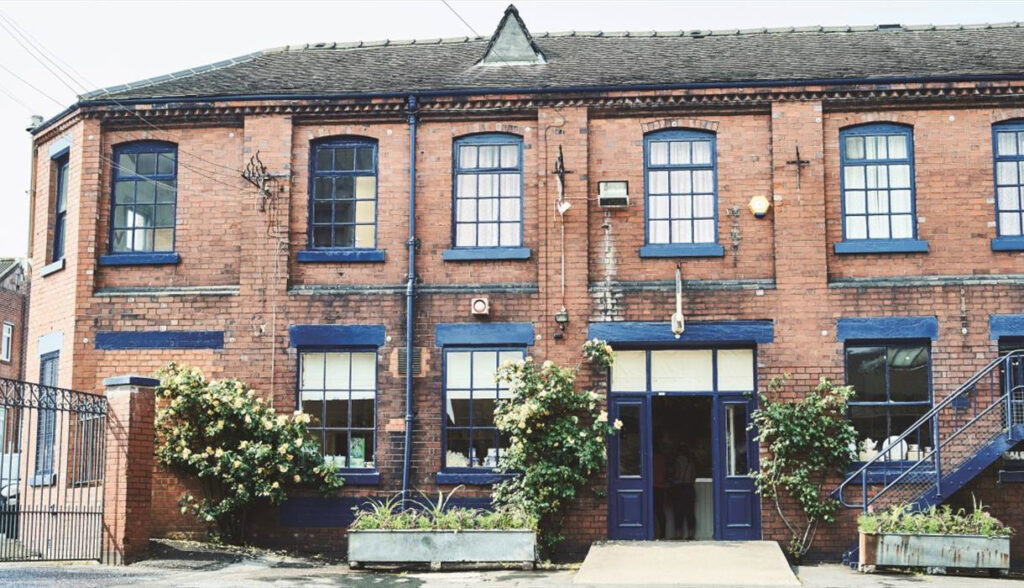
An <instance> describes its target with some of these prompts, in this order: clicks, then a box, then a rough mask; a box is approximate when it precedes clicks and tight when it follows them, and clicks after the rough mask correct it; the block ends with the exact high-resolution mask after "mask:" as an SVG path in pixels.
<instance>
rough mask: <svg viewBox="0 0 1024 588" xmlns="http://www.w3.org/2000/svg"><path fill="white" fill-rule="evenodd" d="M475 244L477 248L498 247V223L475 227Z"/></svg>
mask: <svg viewBox="0 0 1024 588" xmlns="http://www.w3.org/2000/svg"><path fill="white" fill-rule="evenodd" d="M476 244H477V246H478V247H496V246H497V245H498V223H480V224H479V225H478V226H477V233H476Z"/></svg>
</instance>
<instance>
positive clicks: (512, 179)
mask: <svg viewBox="0 0 1024 588" xmlns="http://www.w3.org/2000/svg"><path fill="white" fill-rule="evenodd" d="M453 167H454V171H453V173H454V175H455V215H454V216H455V220H454V227H455V235H454V243H455V247H521V246H522V243H523V140H522V138H521V137H518V136H516V135H507V134H499V133H495V134H488V135H473V136H470V137H463V138H461V139H458V140H456V141H455V154H454V165H453Z"/></svg>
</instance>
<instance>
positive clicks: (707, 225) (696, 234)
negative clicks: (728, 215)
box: [693, 220, 715, 243]
mask: <svg viewBox="0 0 1024 588" xmlns="http://www.w3.org/2000/svg"><path fill="white" fill-rule="evenodd" d="M693 242H694V243H714V242H715V221H713V220H697V221H694V223H693Z"/></svg>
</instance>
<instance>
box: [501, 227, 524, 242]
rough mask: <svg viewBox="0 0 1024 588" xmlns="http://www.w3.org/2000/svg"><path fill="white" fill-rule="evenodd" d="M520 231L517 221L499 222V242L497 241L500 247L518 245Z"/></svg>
mask: <svg viewBox="0 0 1024 588" xmlns="http://www.w3.org/2000/svg"><path fill="white" fill-rule="evenodd" d="M520 233H521V231H520V229H519V223H501V235H500V239H501V242H500V243H499V244H500V245H501V246H502V247H519V246H520V245H521V243H520V238H521V235H520Z"/></svg>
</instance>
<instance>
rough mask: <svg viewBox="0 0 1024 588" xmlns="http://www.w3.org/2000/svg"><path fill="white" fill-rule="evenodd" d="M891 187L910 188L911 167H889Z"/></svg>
mask: <svg viewBox="0 0 1024 588" xmlns="http://www.w3.org/2000/svg"><path fill="white" fill-rule="evenodd" d="M889 186H891V187H893V188H909V187H910V166H909V165H890V166H889Z"/></svg>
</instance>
